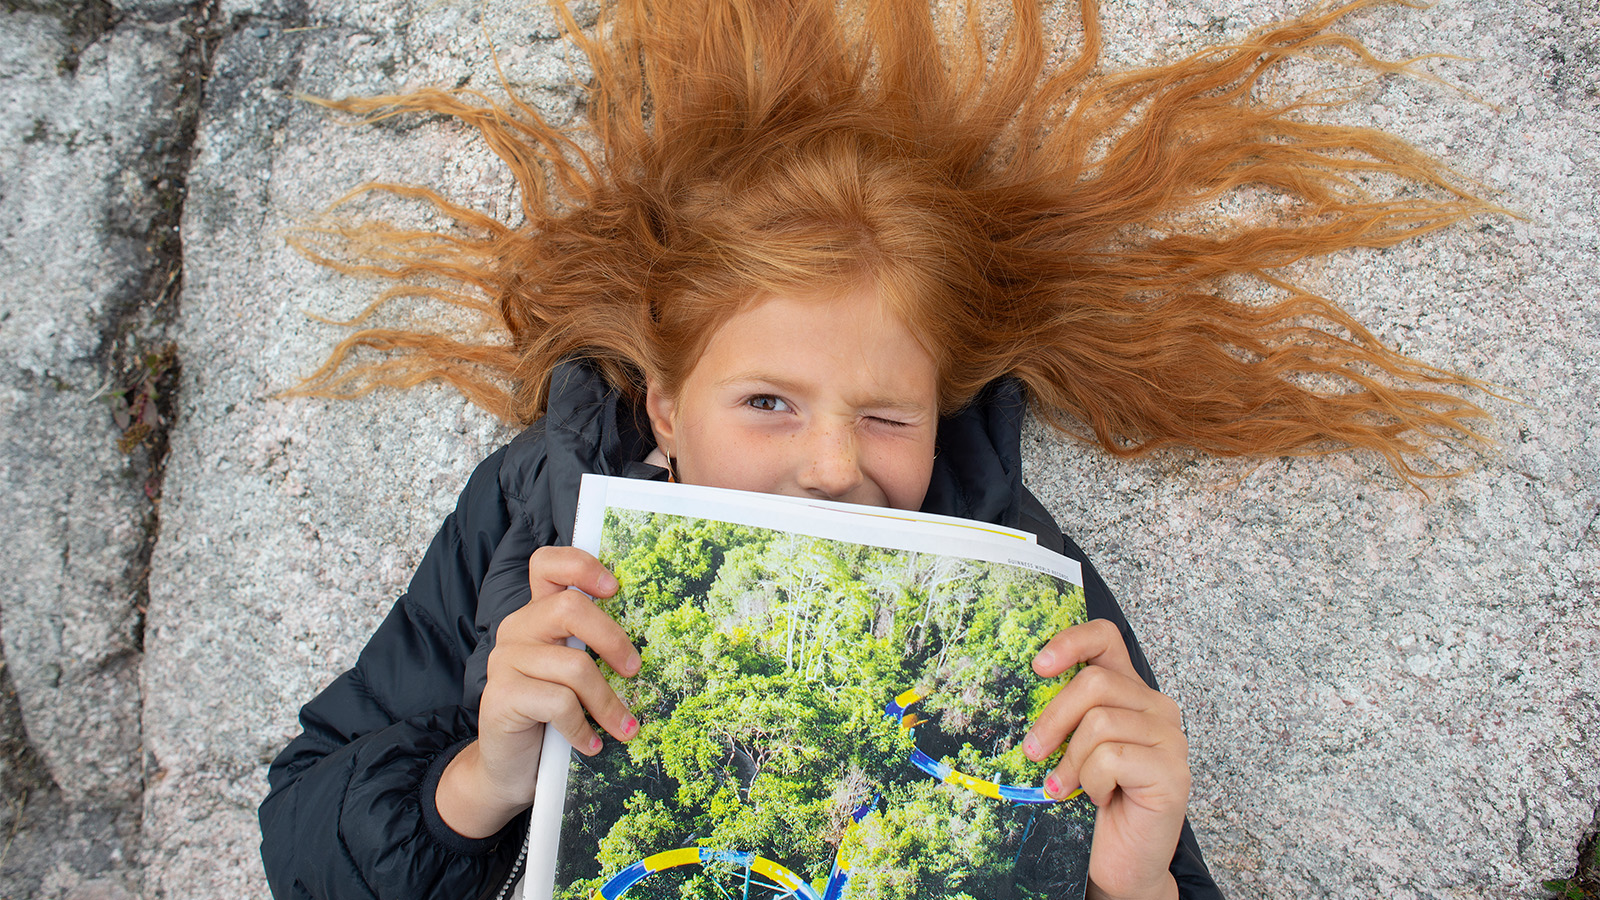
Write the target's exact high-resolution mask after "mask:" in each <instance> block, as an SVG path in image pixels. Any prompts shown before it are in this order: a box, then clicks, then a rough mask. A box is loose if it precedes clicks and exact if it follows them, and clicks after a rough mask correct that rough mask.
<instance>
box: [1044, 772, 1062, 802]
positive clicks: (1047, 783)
mask: <svg viewBox="0 0 1600 900" xmlns="http://www.w3.org/2000/svg"><path fill="white" fill-rule="evenodd" d="M1044 792H1045V793H1046V794H1049V795H1050V796H1052V797H1060V796H1061V779H1059V778H1057V777H1056V776H1055V775H1051V776H1050V777H1048V778H1046V779H1045V780H1044Z"/></svg>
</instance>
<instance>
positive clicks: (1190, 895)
mask: <svg viewBox="0 0 1600 900" xmlns="http://www.w3.org/2000/svg"><path fill="white" fill-rule="evenodd" d="M1021 527H1023V528H1026V529H1028V530H1029V531H1031V532H1033V533H1034V535H1036V536H1037V537H1038V539H1039V543H1040V544H1042V545H1043V546H1045V547H1048V548H1049V549H1051V550H1054V551H1056V552H1057V553H1060V554H1062V555H1063V556H1066V557H1068V558H1070V559H1075V560H1077V561H1078V564H1079V565H1081V566H1083V598H1084V605H1085V606H1086V607H1087V612H1088V615H1089V618H1091V619H1106V620H1109V621H1110V622H1112V623H1113V624H1115V625H1116V626H1117V630H1118V631H1120V632H1122V641H1123V643H1125V644H1127V646H1128V659H1129V661H1130V662H1132V663H1133V669H1134V671H1136V672H1138V673H1139V677H1140V678H1143V679H1144V681H1145V684H1148V685H1150V688H1151V690H1160V689H1161V687H1160V686H1159V685H1158V684H1156V676H1155V673H1154V672H1152V671H1151V670H1150V662H1149V661H1148V660H1147V659H1145V655H1144V650H1143V649H1142V648H1141V647H1140V646H1139V638H1138V636H1137V635H1135V634H1134V633H1133V626H1132V625H1130V624H1128V617H1127V616H1125V615H1123V614H1122V608H1121V607H1119V606H1118V605H1117V599H1116V597H1114V596H1112V594H1111V588H1110V587H1109V586H1108V585H1107V584H1106V582H1105V579H1103V578H1101V577H1100V573H1099V572H1097V571H1095V567H1094V563H1091V562H1089V557H1088V555H1087V554H1085V553H1084V552H1083V550H1082V549H1081V548H1080V547H1079V546H1078V545H1077V544H1076V543H1074V542H1073V540H1072V538H1069V537H1067V536H1066V535H1065V534H1063V533H1062V532H1061V528H1060V526H1058V525H1056V522H1055V519H1054V518H1052V517H1051V515H1050V513H1049V512H1048V511H1047V510H1046V509H1045V508H1044V504H1042V503H1040V502H1039V499H1038V498H1037V497H1035V496H1033V493H1032V492H1031V491H1028V490H1027V489H1026V488H1024V489H1023V496H1022V523H1021ZM1168 871H1170V872H1172V878H1173V880H1174V881H1176V882H1177V883H1178V896H1179V897H1180V898H1182V900H1222V890H1221V889H1220V888H1218V887H1217V883H1216V881H1215V880H1213V879H1212V877H1211V870H1210V869H1208V868H1206V860H1205V857H1204V856H1202V855H1201V854H1200V843H1199V842H1198V841H1197V840H1195V836H1194V829H1192V828H1190V827H1189V820H1188V819H1187V818H1186V819H1184V820H1183V833H1182V834H1180V835H1179V836H1178V849H1177V850H1176V851H1175V852H1174V853H1173V855H1172V865H1171V866H1170V867H1169V869H1168Z"/></svg>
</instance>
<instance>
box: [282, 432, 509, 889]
mask: <svg viewBox="0 0 1600 900" xmlns="http://www.w3.org/2000/svg"><path fill="white" fill-rule="evenodd" d="M503 454H504V451H503V450H502V451H501V452H499V453H496V454H495V455H494V456H491V457H490V458H489V459H488V460H486V461H485V462H484V463H483V464H482V465H480V466H479V467H478V470H477V471H476V472H475V473H474V474H473V476H472V478H471V480H470V481H469V482H468V485H467V488H466V490H465V491H464V492H463V494H462V496H461V499H460V501H459V503H458V504H457V507H456V510H455V511H454V512H453V513H452V514H451V515H450V516H449V517H448V518H446V520H445V522H444V525H443V527H441V528H440V530H439V533H438V535H436V536H435V537H434V539H433V543H432V544H431V545H430V546H429V548H428V551H427V554H426V556H425V557H424V558H423V561H422V564H421V566H420V567H419V568H418V570H417V573H416V575H415V577H414V578H413V579H412V581H411V585H410V587H409V589H408V590H407V592H406V593H405V594H404V595H403V596H402V597H401V598H400V599H399V600H398V601H397V602H396V603H395V605H394V608H393V609H392V610H391V611H390V612H389V615H388V616H387V618H385V619H384V621H383V623H382V624H381V625H380V626H379V627H378V630H377V632H376V633H375V634H374V635H373V636H372V639H371V640H370V641H369V642H368V643H367V645H366V647H365V648H364V649H363V650H362V652H361V655H360V657H359V658H358V659H357V661H356V664H355V667H354V668H352V669H350V670H349V671H347V672H345V673H344V674H342V675H340V676H339V677H338V678H337V679H335V680H334V681H333V683H332V684H330V685H329V686H328V687H327V688H326V689H325V690H323V691H322V693H320V694H318V695H317V697H316V698H315V699H313V700H312V701H311V702H310V703H307V704H306V705H305V707H304V708H302V709H301V711H300V726H301V729H302V731H301V734H300V735H299V736H298V737H296V738H295V739H294V740H293V741H291V742H290V743H289V745H288V747H287V748H285V749H284V751H283V752H282V753H281V754H279V756H278V758H277V759H276V760H275V761H274V762H273V764H272V767H271V769H270V771H269V772H268V776H267V777H268V781H269V784H270V791H269V793H268V795H267V798H266V799H265V800H264V801H263V802H262V804H261V834H262V843H261V856H262V861H263V862H264V863H265V865H266V871H267V879H268V882H269V883H270V884H271V887H272V892H273V895H274V896H275V897H277V898H279V900H289V898H316V900H355V898H361V900H367V898H391V897H393V898H400V897H405V898H417V897H450V898H471V897H477V896H480V895H482V894H483V893H484V892H485V891H486V890H492V889H493V888H494V887H495V886H497V885H498V884H499V882H500V881H502V880H503V879H504V878H505V876H506V874H507V873H508V872H509V870H510V868H511V866H512V864H513V862H514V860H515V858H516V855H517V851H518V850H519V849H520V844H521V833H522V830H523V829H524V828H525V823H524V822H523V820H522V819H520V818H519V819H517V820H513V822H512V823H511V824H509V825H508V826H507V827H506V828H505V829H504V830H503V831H502V832H501V833H500V834H497V835H494V836H492V837H489V838H486V839H482V840H470V839H467V838H463V837H461V836H460V835H457V834H456V833H455V832H453V831H451V830H450V828H449V827H448V826H446V825H445V824H444V822H443V820H442V819H440V818H439V814H438V810H437V808H436V807H435V806H434V800H433V797H434V788H435V787H436V786H437V784H438V779H439V776H440V774H441V773H442V772H443V771H444V767H445V765H446V764H447V763H448V762H449V761H450V759H451V758H453V756H454V755H455V753H456V752H457V751H459V750H460V749H461V747H463V746H465V745H466V744H467V743H468V742H469V741H471V740H472V738H473V737H474V736H475V735H476V734H477V714H476V710H475V709H469V708H467V707H465V706H463V705H462V673H463V667H464V665H465V661H466V659H467V658H468V657H469V656H470V655H471V653H472V651H473V648H474V647H475V646H476V645H477V643H478V637H477V631H476V628H475V623H474V612H475V609H476V606H477V592H478V588H479V586H480V585H481V583H482V580H483V577H484V574H485V571H486V570H487V567H488V564H489V560H490V558H491V557H492V555H493V552H494V549H495V547H496V546H497V545H498V544H499V542H500V541H501V539H502V538H503V537H504V536H505V534H506V532H507V530H508V528H509V522H510V519H509V516H508V514H507V512H506V504H505V500H504V498H503V496H502V495H501V493H500V486H499V469H500V462H501V460H502V458H503Z"/></svg>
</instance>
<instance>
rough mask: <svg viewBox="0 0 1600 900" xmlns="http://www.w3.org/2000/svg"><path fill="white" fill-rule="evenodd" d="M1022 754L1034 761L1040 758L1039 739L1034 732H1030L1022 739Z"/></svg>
mask: <svg viewBox="0 0 1600 900" xmlns="http://www.w3.org/2000/svg"><path fill="white" fill-rule="evenodd" d="M1022 752H1023V753H1026V754H1028V755H1029V756H1031V757H1033V758H1034V759H1038V758H1039V756H1040V753H1039V739H1038V738H1036V737H1034V736H1033V732H1031V731H1030V732H1028V736H1027V737H1025V738H1023V739H1022Z"/></svg>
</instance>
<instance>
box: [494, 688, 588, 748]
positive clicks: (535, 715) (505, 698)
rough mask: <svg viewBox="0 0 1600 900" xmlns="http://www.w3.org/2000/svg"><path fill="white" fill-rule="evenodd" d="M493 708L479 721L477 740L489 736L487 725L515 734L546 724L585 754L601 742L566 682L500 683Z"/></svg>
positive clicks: (574, 693)
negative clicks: (489, 715)
mask: <svg viewBox="0 0 1600 900" xmlns="http://www.w3.org/2000/svg"><path fill="white" fill-rule="evenodd" d="M486 705H487V704H486ZM494 708H495V710H496V713H495V715H494V716H493V717H492V719H489V718H486V719H485V721H483V722H481V723H480V724H479V728H478V732H479V740H480V742H483V741H486V740H492V738H490V737H489V736H488V735H486V734H484V732H485V731H486V730H487V729H488V728H490V727H498V728H500V729H501V730H503V731H505V732H507V733H510V734H515V733H518V732H522V731H530V730H533V729H534V728H536V727H538V726H540V725H544V724H548V725H549V726H550V727H551V728H554V729H555V730H556V731H558V732H560V734H561V736H562V737H564V738H566V739H567V743H569V744H571V745H572V747H573V749H575V750H577V751H578V752H579V753H582V754H584V755H585V756H593V755H595V754H596V753H599V752H600V748H601V747H603V746H605V742H604V741H602V740H601V739H600V735H598V734H596V733H595V730H594V728H592V727H591V726H590V725H589V719H588V717H587V716H586V715H584V712H583V704H582V702H581V701H580V700H579V699H578V695H577V693H576V692H574V691H573V690H572V689H571V688H569V687H567V686H566V685H563V684H557V683H555V682H550V681H538V680H535V679H531V678H523V679H520V680H518V681H515V682H512V683H508V684H501V685H498V690H497V693H496V697H495V704H494ZM486 746H487V745H486Z"/></svg>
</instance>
